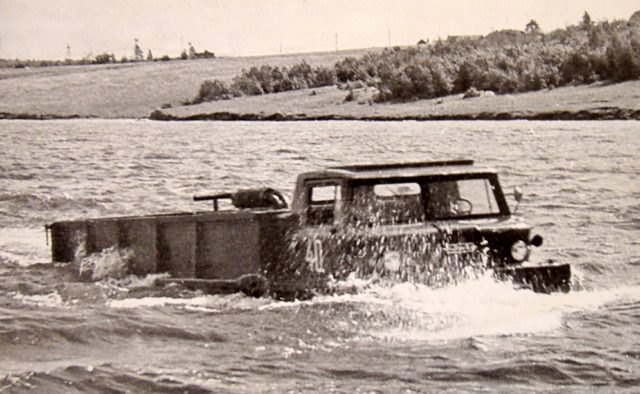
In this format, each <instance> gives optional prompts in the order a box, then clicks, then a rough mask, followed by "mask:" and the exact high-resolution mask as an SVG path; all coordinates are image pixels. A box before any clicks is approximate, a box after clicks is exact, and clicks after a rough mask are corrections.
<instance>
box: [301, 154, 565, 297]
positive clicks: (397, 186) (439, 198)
mask: <svg viewBox="0 0 640 394" xmlns="http://www.w3.org/2000/svg"><path fill="white" fill-rule="evenodd" d="M291 209H292V212H293V213H294V214H295V215H296V216H297V217H298V222H299V228H298V230H297V231H296V232H295V234H294V236H293V239H294V241H293V243H292V244H293V245H295V247H294V249H296V253H295V255H296V259H297V260H304V262H305V263H306V267H307V269H308V271H311V273H315V274H316V275H319V276H329V277H331V278H335V279H344V278H345V277H347V276H348V275H351V274H353V273H355V274H356V275H358V276H361V277H367V276H375V277H378V278H381V279H382V278H388V279H390V280H401V281H413V282H421V283H424V284H426V285H430V286H438V285H446V284H450V283H455V282H458V281H460V280H464V279H466V278H468V277H470V276H477V275H480V274H482V273H483V272H484V271H486V270H489V269H490V270H493V271H494V273H495V275H496V276H497V277H500V278H510V279H515V280H516V281H517V282H519V283H520V284H522V285H524V286H527V287H530V288H534V290H536V291H551V290H558V289H560V290H567V289H568V287H569V280H570V270H569V266H568V265H567V264H557V263H553V262H550V261H547V262H544V263H540V262H536V263H533V260H532V250H533V249H534V248H535V247H539V246H540V245H541V244H542V237H541V236H539V235H535V234H533V233H532V228H531V226H529V225H527V224H526V223H524V222H522V221H521V220H519V219H517V218H514V217H513V216H512V214H511V211H510V208H509V204H508V203H507V200H506V198H505V195H504V193H503V191H502V188H501V186H500V182H499V179H498V174H497V172H496V170H494V169H490V168H481V167H476V166H474V163H473V161H471V160H455V161H439V162H421V163H398V164H381V165H375V164H374V165H353V166H342V167H332V168H327V169H325V170H323V171H317V172H308V173H304V174H301V175H300V176H299V177H298V180H297V183H296V188H295V192H294V197H293V203H292V207H291Z"/></svg>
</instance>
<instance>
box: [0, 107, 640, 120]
mask: <svg viewBox="0 0 640 394" xmlns="http://www.w3.org/2000/svg"><path fill="white" fill-rule="evenodd" d="M66 119H102V118H100V117H95V116H80V115H77V114H73V115H59V114H31V113H10V112H0V120H66ZM104 119H114V120H116V119H148V120H154V121H162V122H190V121H218V122H220V121H224V122H251V121H254V122H304V121H355V122H401V121H417V122H429V121H474V120H477V121H510V120H531V121H588V120H640V110H632V109H625V108H611V107H602V108H595V109H590V110H580V111H562V110H559V111H551V112H479V113H471V114H469V113H467V114H446V115H435V114H431V115H419V116H416V115H402V116H393V115H372V116H357V115H340V114H326V115H308V114H286V113H285V114H283V113H280V112H274V113H271V114H264V113H259V114H255V113H237V112H227V111H220V112H211V113H199V114H193V115H187V116H175V115H171V114H167V113H165V112H162V111H160V110H156V111H153V112H152V113H151V114H150V115H149V116H148V117H144V118H128V117H122V118H104Z"/></svg>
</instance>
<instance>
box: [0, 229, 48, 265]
mask: <svg viewBox="0 0 640 394" xmlns="http://www.w3.org/2000/svg"><path fill="white" fill-rule="evenodd" d="M50 261H51V256H50V250H49V246H48V245H47V240H46V234H45V231H44V229H43V228H12V227H0V263H2V262H10V263H13V264H18V265H20V266H23V267H26V266H29V265H33V264H39V263H47V262H50Z"/></svg>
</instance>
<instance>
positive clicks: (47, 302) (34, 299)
mask: <svg viewBox="0 0 640 394" xmlns="http://www.w3.org/2000/svg"><path fill="white" fill-rule="evenodd" d="M13 299H14V300H16V301H18V302H21V303H23V304H26V305H33V306H37V307H48V308H53V307H60V306H63V305H64V301H63V300H62V296H61V295H60V294H59V293H58V292H55V291H54V292H52V293H49V294H35V295H25V294H21V293H15V294H14V295H13Z"/></svg>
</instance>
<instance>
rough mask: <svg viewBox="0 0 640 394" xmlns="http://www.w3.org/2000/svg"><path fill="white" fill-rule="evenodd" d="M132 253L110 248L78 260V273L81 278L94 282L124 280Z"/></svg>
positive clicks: (122, 249)
mask: <svg viewBox="0 0 640 394" xmlns="http://www.w3.org/2000/svg"><path fill="white" fill-rule="evenodd" d="M132 258H133V251H132V250H130V249H127V248H118V247H117V246H112V247H110V248H107V249H104V250H102V251H100V252H98V253H93V254H91V255H89V256H86V257H84V258H82V259H81V260H80V263H79V268H78V273H79V275H80V277H81V278H87V279H91V280H94V281H99V280H103V279H106V278H116V279H118V278H124V277H125V276H126V275H127V274H128V272H129V261H131V259H132Z"/></svg>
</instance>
